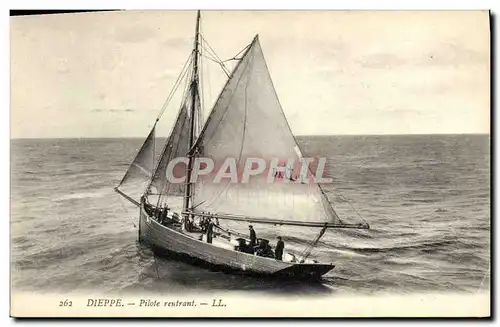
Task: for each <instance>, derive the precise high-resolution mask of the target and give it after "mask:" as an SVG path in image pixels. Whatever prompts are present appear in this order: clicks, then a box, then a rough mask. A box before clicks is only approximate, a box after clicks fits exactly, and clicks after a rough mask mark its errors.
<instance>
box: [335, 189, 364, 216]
mask: <svg viewBox="0 0 500 327" xmlns="http://www.w3.org/2000/svg"><path fill="white" fill-rule="evenodd" d="M333 189H334V190H335V192H336V193H337V195H338V196H339V197H340V199H341V200H343V201H345V202H346V203H347V204H348V205H349V207H351V209H352V210H353V211H354V212H355V213H356V214H357V215H358V217H359V218H361V220H363V222H364V223H365V224H368V222H367V221H366V220H365V218H363V216H362V215H361V214H360V213H359V212H358V210H356V208H355V207H354V206H353V205H352V204H351V202H350V200H349V199H348V198H347V196H345V197H344V196H343V195H342V194H341V193H340V191H339V190H337V189H336V188H333Z"/></svg>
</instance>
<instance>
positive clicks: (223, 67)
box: [200, 35, 229, 77]
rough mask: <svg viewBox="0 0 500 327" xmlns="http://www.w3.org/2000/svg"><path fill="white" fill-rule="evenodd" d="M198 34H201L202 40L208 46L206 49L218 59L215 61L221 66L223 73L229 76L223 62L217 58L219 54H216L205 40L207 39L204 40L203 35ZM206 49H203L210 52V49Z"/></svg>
mask: <svg viewBox="0 0 500 327" xmlns="http://www.w3.org/2000/svg"><path fill="white" fill-rule="evenodd" d="M200 36H201V39H202V41H203V42H204V43H205V44H206V45H207V46H208V49H210V51H212V53H211V54H213V56H214V57H215V58H216V59H217V60H218V62H217V63H218V64H219V65H220V66H221V68H222V70H223V71H224V73H226V75H227V76H228V77H229V69H227V67H226V65H224V62H223V61H222V60H221V59H220V58H219V56H218V55H217V53H216V52H215V50H214V49H213V48H212V47H211V46H210V44H209V43H208V42H207V40H205V38H204V37H203V35H200ZM208 49H205V50H207V52H209V53H210V51H208Z"/></svg>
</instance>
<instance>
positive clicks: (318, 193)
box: [191, 37, 340, 223]
mask: <svg viewBox="0 0 500 327" xmlns="http://www.w3.org/2000/svg"><path fill="white" fill-rule="evenodd" d="M196 149H197V151H198V153H197V155H198V156H201V157H209V158H211V159H212V160H213V161H214V162H215V166H216V169H215V170H214V171H213V172H211V173H210V174H208V175H204V176H199V177H198V178H197V180H196V181H195V190H194V194H193V198H192V202H191V208H194V211H196V212H210V213H214V214H221V215H222V214H224V215H227V216H228V217H230V216H232V215H234V216H238V217H239V216H250V217H261V218H259V219H264V220H265V219H267V220H269V221H277V220H286V221H302V222H312V223H340V220H339V219H338V217H337V215H336V214H335V211H334V210H333V208H332V207H331V205H330V204H329V202H328V200H327V199H325V195H324V193H323V192H322V190H321V189H320V187H319V186H318V184H317V183H315V182H314V181H310V183H300V182H299V181H295V182H292V181H289V182H288V183H287V182H283V181H281V182H280V181H276V182H273V183H269V180H268V176H269V174H268V173H267V174H260V175H257V176H251V177H250V179H249V181H248V183H241V182H237V183H232V182H231V180H230V179H229V178H223V179H221V180H220V183H217V182H214V179H215V177H216V174H217V171H218V169H217V168H220V166H221V165H222V163H223V162H224V161H225V160H226V159H227V158H234V160H235V161H236V165H237V167H238V169H239V171H242V170H243V169H244V165H245V163H246V159H247V158H260V159H263V160H265V161H266V162H267V163H268V167H269V164H270V161H271V160H275V159H279V160H281V161H282V162H290V161H294V162H295V163H298V162H299V160H300V159H301V152H300V151H298V145H297V143H296V141H295V138H294V136H293V134H292V132H291V130H290V128H289V126H288V123H287V120H286V118H285V116H284V113H283V111H282V109H281V106H280V103H279V100H278V97H277V95H276V92H275V89H274V87H273V84H272V81H271V76H270V73H269V71H268V68H267V66H266V62H265V60H264V55H263V53H262V49H261V46H260V43H259V40H258V37H256V38H255V39H254V41H253V42H252V44H251V45H250V47H249V48H248V49H247V51H246V53H245V54H244V56H243V58H242V59H241V61H240V62H239V63H238V65H237V67H236V68H235V70H234V71H233V74H232V75H231V77H230V79H229V80H228V82H227V84H226V86H225V87H224V89H223V91H222V92H221V95H220V97H219V99H218V100H217V102H216V104H215V106H214V108H213V110H212V112H211V114H210V116H209V117H208V119H207V122H206V124H205V126H204V128H203V131H202V133H201V135H200V137H199V139H198V141H197V143H196ZM292 176H295V177H297V171H294V172H293V173H292Z"/></svg>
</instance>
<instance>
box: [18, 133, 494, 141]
mask: <svg viewBox="0 0 500 327" xmlns="http://www.w3.org/2000/svg"><path fill="white" fill-rule="evenodd" d="M440 135H441V136H456V135H485V136H486V135H487V136H490V135H491V133H468V132H465V133H421V134H418V133H412V134H297V135H294V136H295V137H310V136H315V137H325V136H440ZM145 137H146V136H58V137H43V136H42V137H10V140H39V139H47V140H60V139H142V138H145ZM167 137H168V135H166V136H157V137H156V138H167Z"/></svg>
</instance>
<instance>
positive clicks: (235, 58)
mask: <svg viewBox="0 0 500 327" xmlns="http://www.w3.org/2000/svg"><path fill="white" fill-rule="evenodd" d="M249 46H250V44H248V45H247V46H246V47H244V48H243V49H242V50H241V51H240V52H238V53H237V54H236V55H235V56H234V57H232V58H229V59H226V60H224V61H223V62H227V61H231V60H241V58H238V55H240V54H241V53H242V52H243V51H245V50H246V49H247V48H248V47H249Z"/></svg>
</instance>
